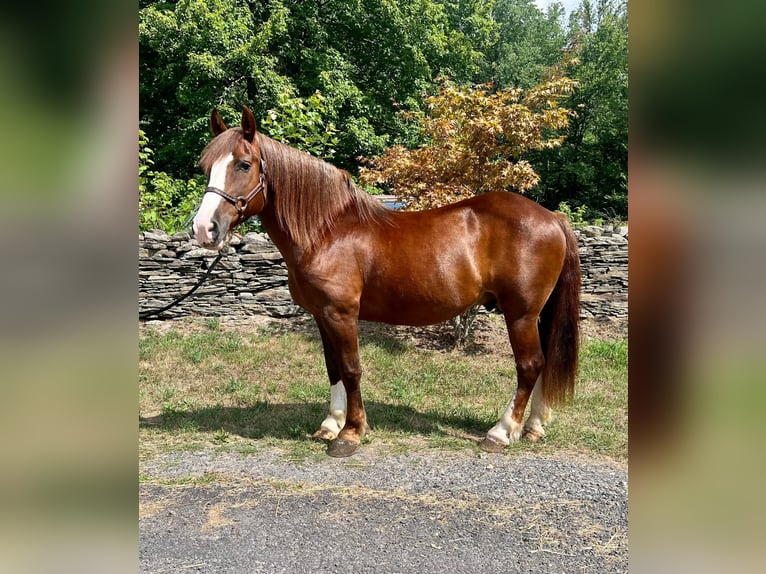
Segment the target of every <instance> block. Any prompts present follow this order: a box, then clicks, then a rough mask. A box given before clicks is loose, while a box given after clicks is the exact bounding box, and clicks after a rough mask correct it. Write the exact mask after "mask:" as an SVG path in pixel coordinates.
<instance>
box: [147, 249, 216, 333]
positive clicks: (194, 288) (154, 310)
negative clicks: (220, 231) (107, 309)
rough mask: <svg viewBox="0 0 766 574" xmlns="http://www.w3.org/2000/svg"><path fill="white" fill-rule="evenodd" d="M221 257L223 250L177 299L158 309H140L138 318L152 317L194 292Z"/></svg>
mask: <svg viewBox="0 0 766 574" xmlns="http://www.w3.org/2000/svg"><path fill="white" fill-rule="evenodd" d="M221 257H223V250H221V251H219V252H218V256H217V257H216V258H215V259H214V260H213V262H212V263H211V264H210V266H208V268H207V271H205V274H204V275H203V276H202V277H200V280H199V281H197V284H196V285H195V286H194V287H192V288H191V289H190V290H189V291H188V292H187V293H185V294H184V295H181V296H180V297H178V298H177V299H174V300H173V301H171V302H170V303H169V304H168V305H165V306H164V307H160V308H159V309H152V310H150V311H142V312H140V313H139V314H138V318H139V319H146V318H147V317H152V316H154V315H159V314H160V313H162V312H163V311H167V310H168V309H170V308H171V307H174V306H175V305H178V304H179V303H180V302H181V301H183V300H184V299H186V298H187V297H188V296H189V295H191V294H192V293H194V292H195V291H196V290H197V288H198V287H199V286H200V285H202V284H203V283H204V282H205V279H207V278H208V276H209V275H210V272H211V271H212V270H213V268H214V267H215V266H216V265H217V264H218V262H219V261H220V260H221Z"/></svg>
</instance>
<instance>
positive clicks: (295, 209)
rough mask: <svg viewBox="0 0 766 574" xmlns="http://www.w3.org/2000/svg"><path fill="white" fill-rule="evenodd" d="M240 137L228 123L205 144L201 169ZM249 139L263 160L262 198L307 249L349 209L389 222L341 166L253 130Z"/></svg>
mask: <svg viewBox="0 0 766 574" xmlns="http://www.w3.org/2000/svg"><path fill="white" fill-rule="evenodd" d="M241 137H242V130H241V128H232V129H229V130H226V131H225V132H223V133H222V134H220V135H219V136H217V137H216V138H214V139H213V140H212V141H211V142H210V143H209V144H208V146H207V147H206V148H205V150H204V151H203V152H202V157H201V159H200V162H199V163H200V166H201V167H202V168H203V169H204V170H205V173H206V174H209V173H210V169H211V167H212V165H213V163H215V161H216V160H217V159H218V158H220V157H224V156H226V155H227V154H229V153H231V151H232V150H233V149H234V148H235V147H236V146H237V144H238V143H239V141H240V138H241ZM253 145H254V146H257V147H258V148H259V150H260V154H261V157H262V158H263V160H264V161H265V162H266V182H267V186H268V192H267V201H270V202H273V207H274V212H275V214H276V216H277V221H278V222H279V224H280V226H281V227H282V229H283V230H285V231H286V232H287V233H288V234H289V235H290V237H291V238H292V240H293V241H295V242H296V243H297V244H298V245H300V246H302V247H304V248H306V249H311V248H312V247H313V246H315V245H316V244H317V243H318V242H319V241H320V240H321V239H322V238H323V237H324V236H325V235H326V234H327V233H330V232H332V229H333V226H334V224H335V222H336V221H337V220H338V218H339V217H340V216H341V215H343V214H345V213H347V212H348V211H349V210H354V213H355V214H356V215H357V216H358V218H359V220H360V222H362V223H365V224H385V225H390V224H391V223H392V222H391V219H392V218H391V213H392V212H391V210H389V209H388V208H386V207H385V206H384V205H383V204H382V203H380V201H378V200H377V199H375V198H374V197H372V196H371V195H369V194H367V193H365V192H364V191H362V190H360V189H359V188H357V187H356V186H355V185H354V182H353V181H352V180H351V177H350V176H349V174H348V173H347V172H346V171H343V170H340V169H338V168H336V167H335V166H333V165H331V164H329V163H327V162H325V161H322V160H320V159H317V158H315V157H313V156H311V155H309V154H307V153H305V152H302V151H300V150H297V149H294V148H291V147H289V146H286V145H284V144H281V143H279V142H277V141H274V140H273V139H271V138H269V137H267V136H265V135H263V134H261V133H256V134H255V139H254V140H253Z"/></svg>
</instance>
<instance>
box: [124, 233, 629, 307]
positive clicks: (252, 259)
mask: <svg viewBox="0 0 766 574" xmlns="http://www.w3.org/2000/svg"><path fill="white" fill-rule="evenodd" d="M576 234H577V236H578V241H579V244H580V258H581V263H582V274H583V295H582V316H583V317H588V318H593V319H596V320H618V321H626V320H627V316H628V239H627V236H628V228H627V226H620V227H613V226H601V227H595V226H590V227H584V228H581V229H578V230H576ZM138 244H139V248H138V258H139V270H138V283H139V286H138V294H139V308H140V309H141V310H142V311H143V310H146V309H155V308H158V307H161V306H163V305H165V304H167V303H169V302H170V301H171V300H172V299H173V298H175V297H177V296H179V295H181V294H183V293H186V292H187V291H188V290H189V289H191V287H192V286H193V285H194V284H195V283H196V282H197V281H198V280H199V278H200V277H201V276H202V274H203V273H204V271H205V269H206V268H207V266H208V265H210V263H211V262H212V261H213V259H214V258H215V255H216V254H215V253H213V252H211V251H208V250H207V249H202V248H200V247H199V245H198V244H197V242H196V241H195V240H193V239H190V237H189V234H188V233H176V234H175V235H172V236H168V235H166V234H164V233H162V232H159V231H154V232H146V233H141V234H139V236H138ZM303 312H304V311H303V310H302V309H301V308H300V307H298V306H297V305H295V304H294V303H293V301H292V299H291V298H290V292H289V291H288V289H287V269H286V267H285V265H284V262H283V260H282V256H281V255H280V253H279V251H277V249H276V247H275V246H274V244H273V243H272V242H271V240H270V239H269V238H268V236H266V235H262V234H258V233H248V234H247V235H245V236H244V237H241V238H240V237H233V238H232V240H231V243H230V246H229V247H228V248H227V251H226V254H225V255H224V257H223V258H222V259H221V261H220V262H219V263H218V265H217V267H216V268H215V269H214V270H213V271H212V273H211V275H210V277H208V279H207V281H206V282H205V283H204V284H203V285H202V286H201V287H200V288H199V289H198V290H197V291H196V292H195V293H194V294H193V295H192V296H191V297H189V298H188V299H186V300H185V301H183V302H182V303H180V304H179V305H177V306H175V307H173V308H172V309H170V310H168V311H165V312H164V313H163V314H162V315H161V316H162V317H163V318H173V317H182V316H186V315H192V314H196V315H207V316H223V315H229V316H241V315H269V316H272V317H292V316H295V315H298V314H300V313H303Z"/></svg>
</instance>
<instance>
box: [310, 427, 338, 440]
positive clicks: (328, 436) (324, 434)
mask: <svg viewBox="0 0 766 574" xmlns="http://www.w3.org/2000/svg"><path fill="white" fill-rule="evenodd" d="M336 436H337V435H336V434H335V433H334V432H332V431H331V430H327V429H319V430H318V431H317V432H315V433H314V434H312V435H310V437H311V438H312V439H314V440H321V441H324V442H329V441H331V440H333V439H334V438H335V437H336Z"/></svg>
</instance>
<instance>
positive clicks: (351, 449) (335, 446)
mask: <svg viewBox="0 0 766 574" xmlns="http://www.w3.org/2000/svg"><path fill="white" fill-rule="evenodd" d="M359 445H360V443H358V442H351V441H350V440H344V439H342V438H336V439H335V440H333V441H330V443H329V444H328V445H327V454H328V455H329V456H332V457H334V458H345V457H347V456H351V455H352V454H354V453H355V452H356V451H357V450H359Z"/></svg>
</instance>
